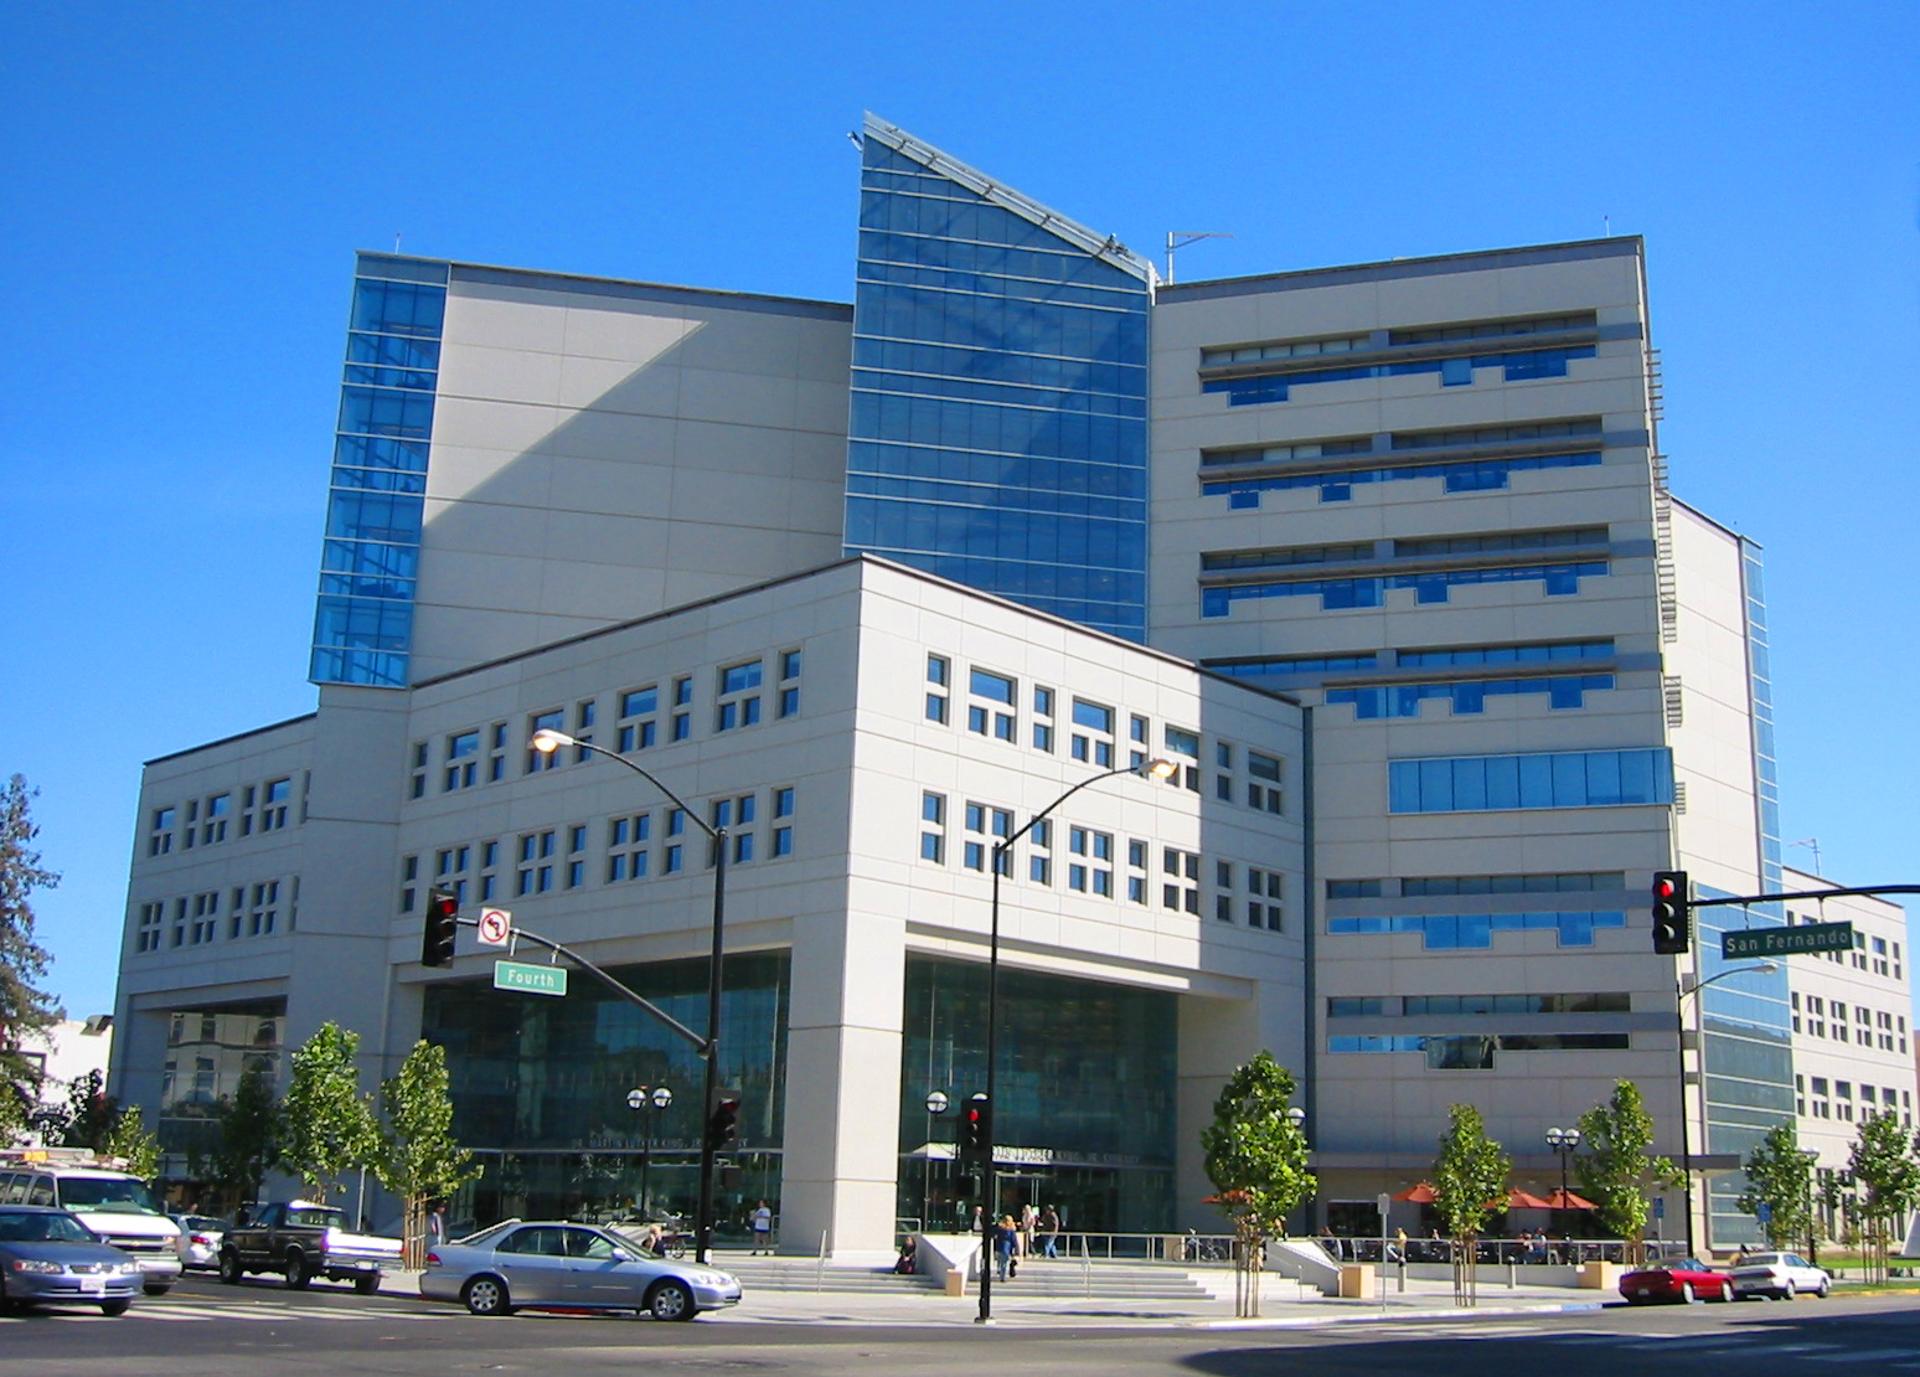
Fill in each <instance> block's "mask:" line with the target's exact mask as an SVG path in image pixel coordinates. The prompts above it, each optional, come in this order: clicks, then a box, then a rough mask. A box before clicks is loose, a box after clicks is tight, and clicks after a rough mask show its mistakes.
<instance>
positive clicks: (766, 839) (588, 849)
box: [400, 785, 797, 913]
mask: <svg viewBox="0 0 1920 1377" xmlns="http://www.w3.org/2000/svg"><path fill="white" fill-rule="evenodd" d="M796 801H797V799H796V794H795V790H794V787H793V786H792V785H781V786H776V787H775V788H772V789H769V790H767V791H766V794H765V819H766V823H767V826H766V827H765V829H764V830H763V829H762V828H761V827H760V823H761V820H762V799H761V795H760V794H758V793H748V794H738V795H731V796H728V797H725V798H718V799H714V800H712V801H711V802H710V803H709V805H708V808H709V821H710V822H711V824H712V826H713V827H714V828H716V829H721V828H724V829H726V831H727V846H728V848H729V849H728V852H727V863H728V864H729V865H748V864H752V863H753V862H755V861H757V860H761V859H766V860H781V859H784V858H785V857H788V856H791V855H792V854H793V846H794V841H793V825H794V813H795V806H796ZM656 819H657V822H656ZM596 839H598V840H596ZM703 845H704V848H705V850H704V854H703V853H702V852H701V851H700V850H699V848H700V847H702V846H703ZM689 846H692V847H694V848H696V849H695V851H694V852H693V854H692V855H689V854H688V847H689ZM714 853H715V843H714V842H712V841H711V840H710V839H708V838H707V837H706V835H705V834H704V833H703V832H701V831H700V829H698V828H696V827H690V826H689V824H688V820H687V816H686V814H685V813H684V812H683V811H682V810H680V809H679V808H674V807H661V808H658V809H644V810H641V811H638V812H633V813H623V814H620V815H618V816H615V817H611V818H607V819H605V820H604V822H602V823H599V824H589V823H584V822H576V823H569V824H567V825H566V826H564V827H546V828H536V829H534V830H533V831H530V832H521V833H517V834H516V835H514V836H512V837H506V838H488V839H486V840H483V841H478V842H463V843H459V844H456V845H451V846H444V847H441V848H439V849H437V850H435V851H433V852H431V853H429V855H428V856H426V857H422V856H420V855H414V856H406V857H403V858H402V860H401V863H400V911H401V912H402V913H411V912H413V910H414V907H415V905H416V904H417V903H418V901H419V892H418V885H419V882H420V881H421V880H422V879H423V878H425V879H426V880H428V882H429V883H431V884H433V885H435V886H439V887H442V888H446V889H450V890H452V891H453V893H454V896H455V897H456V898H457V899H458V900H459V901H460V902H462V903H465V902H467V900H468V899H469V898H471V899H472V900H473V901H474V902H477V903H483V904H484V903H491V902H494V901H496V900H499V899H503V898H506V897H508V896H512V897H514V898H523V897H525V896H527V895H538V894H547V893H551V892H553V891H555V890H571V889H583V888H586V887H587V886H589V885H591V884H594V883H596V882H597V883H600V884H620V883H623V882H626V881H629V880H644V879H648V878H651V877H653V876H663V877H664V876H669V875H678V874H681V873H683V872H684V871H685V870H686V869H687V868H688V867H689V865H691V864H696V863H697V864H702V865H705V866H712V865H713V864H714V861H715V854H714ZM423 859H426V860H427V861H428V862H429V864H428V865H427V866H425V867H423V866H422V864H421V863H422V860H423ZM423 869H424V875H423Z"/></svg>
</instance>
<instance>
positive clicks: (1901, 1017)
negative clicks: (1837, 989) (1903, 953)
mask: <svg viewBox="0 0 1920 1377" xmlns="http://www.w3.org/2000/svg"><path fill="white" fill-rule="evenodd" d="M1880 940H1882V941H1883V942H1884V939H1880ZM1894 945H1895V946H1896V947H1897V946H1898V945H1899V943H1897V942H1896V943H1895V944H1894ZM1791 1000H1792V1009H1793V1031H1794V1032H1796V1033H1798V1032H1800V1031H1801V1029H1802V1019H1801V1013H1802V1010H1801V1007H1800V992H1799V991H1798V990H1795V991H1794V992H1793V994H1792V997H1791ZM1847 1012H1848V1011H1847V1005H1846V1003H1845V1002H1844V1001H1842V1000H1838V999H1822V998H1821V997H1820V996H1819V995H1808V996H1807V997H1806V1009H1805V1014H1806V1018H1805V1025H1804V1026H1805V1030H1806V1032H1807V1033H1808V1035H1809V1036H1812V1037H1816V1038H1830V1039H1831V1040H1832V1041H1834V1042H1853V1043H1857V1044H1858V1045H1860V1046H1861V1047H1874V1046H1878V1047H1879V1049H1880V1050H1881V1051H1883V1052H1895V1051H1897V1052H1898V1053H1899V1054H1900V1055H1902V1056H1905V1055H1906V1051H1907V1016H1906V1015H1905V1014H1903V1013H1902V1014H1893V1013H1888V1012H1887V1011H1886V1010H1884V1009H1882V1010H1878V1011H1876V1010H1872V1009H1869V1008H1867V1007H1866V1006H1865V1005H1864V1004H1855V1005H1854V1006H1853V1026H1852V1027H1851V1028H1849V1026H1848V1022H1847Z"/></svg>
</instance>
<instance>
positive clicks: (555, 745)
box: [529, 727, 727, 1265]
mask: <svg viewBox="0 0 1920 1377" xmlns="http://www.w3.org/2000/svg"><path fill="white" fill-rule="evenodd" d="M529 744H531V745H532V747H533V749H534V750H536V751H538V752H540V754H542V755H552V754H553V753H554V752H555V751H557V750H559V749H560V748H561V747H562V746H573V747H575V748H577V749H579V750H582V751H591V752H592V753H593V754H595V755H603V756H605V757H606V758H607V759H608V760H617V761H619V762H620V763H621V764H622V765H624V766H626V767H627V768H628V769H629V770H632V771H633V772H634V773H635V774H637V775H639V776H640V778H642V779H644V780H646V781H647V783H649V784H651V785H652V786H653V787H654V788H656V789H658V790H659V791H660V792H661V793H663V794H665V795H666V796H667V798H668V800H669V801H670V802H671V803H672V804H673V805H674V807H676V808H678V809H679V810H680V811H681V813H682V814H684V815H685V816H686V817H688V818H689V819H691V820H692V822H693V825H694V826H695V827H698V828H699V829H700V830H701V831H702V832H704V833H706V834H707V837H708V839H709V840H711V841H712V842H713V956H712V959H711V961H710V963H709V965H708V968H707V1040H706V1044H705V1045H704V1046H703V1047H702V1048H701V1049H700V1055H701V1056H702V1057H705V1058H706V1062H707V1072H706V1095H705V1098H704V1103H705V1105H706V1108H705V1110H704V1111H703V1112H702V1115H701V1120H700V1205H699V1210H698V1213H697V1214H696V1215H695V1217H694V1226H693V1227H694V1258H695V1260H696V1261H698V1262H700V1263H701V1264H702V1265H704V1264H705V1263H706V1261H707V1248H708V1245H709V1243H710V1241H711V1237H712V1234H713V1155H714V1153H713V1149H714V1144H713V1135H712V1134H711V1133H709V1132H707V1124H706V1115H707V1114H710V1113H712V1111H713V1101H714V1095H715V1093H716V1092H717V1091H718V1089H719V1085H720V1081H719V1075H720V936H721V932H722V931H723V929H724V927H725V923H726V913H727V829H726V828H724V827H715V826H714V825H713V824H712V823H710V822H708V821H707V820H706V819H705V818H703V817H701V816H700V815H699V814H698V813H696V812H695V811H694V810H693V809H691V808H689V807H687V805H686V803H685V802H684V801H683V800H682V799H681V798H680V796H679V795H678V794H676V793H674V792H673V790H671V789H669V788H668V787H667V786H666V785H664V784H662V783H661V782H660V781H659V780H657V779H655V778H654V777H653V775H652V774H651V773H649V772H648V771H647V770H646V769H645V768H644V767H642V766H640V765H638V764H636V763H634V762H633V761H631V760H629V759H628V758H627V757H626V756H624V755H621V754H620V753H619V752H618V751H610V750H608V749H606V747H604V746H596V745H594V744H593V743H592V742H591V741H582V740H580V739H579V738H577V737H572V736H568V735H567V734H566V733H565V732H557V731H554V730H553V729H552V728H550V727H542V728H541V729H540V730H539V731H537V732H535V733H534V734H533V740H532V742H531V743H529Z"/></svg>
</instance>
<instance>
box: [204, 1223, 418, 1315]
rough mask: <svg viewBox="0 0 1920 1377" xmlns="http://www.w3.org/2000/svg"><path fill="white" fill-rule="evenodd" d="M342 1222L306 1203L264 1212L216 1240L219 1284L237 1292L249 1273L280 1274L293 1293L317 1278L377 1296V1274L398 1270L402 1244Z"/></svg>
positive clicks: (397, 1240) (363, 1293) (396, 1240)
mask: <svg viewBox="0 0 1920 1377" xmlns="http://www.w3.org/2000/svg"><path fill="white" fill-rule="evenodd" d="M344 1218H345V1216H344V1215H342V1213H341V1212H340V1210H338V1209H337V1208H335V1207H334V1206H332V1205H315V1204H312V1203H310V1202H308V1201H305V1200H294V1201H290V1202H287V1203H284V1204H272V1205H267V1206H264V1207H263V1208H262V1209H261V1211H260V1213H259V1216H258V1217H257V1218H255V1219H254V1221H253V1222H252V1223H250V1224H246V1225H243V1226H240V1227H237V1228H232V1229H228V1230H227V1232H226V1236H225V1237H224V1238H222V1239H221V1240H220V1280H222V1281H224V1282H226V1283H227V1284H228V1285H229V1286H237V1285H238V1284H239V1282H240V1278H241V1277H243V1276H245V1275H246V1274H247V1273H249V1272H278V1273H280V1274H281V1275H282V1276H284V1277H285V1278H286V1279H287V1285H288V1286H290V1287H292V1288H294V1289H295V1290H301V1289H303V1288H305V1287H306V1285H307V1284H308V1283H309V1282H311V1281H312V1280H313V1279H314V1278H315V1277H325V1278H326V1279H327V1280H329V1281H351V1282H352V1283H353V1289H354V1290H356V1291H358V1292H360V1293H361V1294H362V1295H366V1294H369V1293H371V1292H373V1291H375V1290H378V1289H379V1286H380V1269H381V1268H383V1267H397V1266H399V1264H400V1240H399V1239H397V1238H375V1237H373V1236H372V1235H370V1234H356V1233H350V1232H348V1231H347V1230H346V1229H345V1228H344V1227H342V1221H343V1220H344Z"/></svg>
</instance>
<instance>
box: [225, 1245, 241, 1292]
mask: <svg viewBox="0 0 1920 1377" xmlns="http://www.w3.org/2000/svg"><path fill="white" fill-rule="evenodd" d="M240 1277H241V1271H240V1254H238V1253H222V1254H220V1280H222V1281H224V1282H225V1283H226V1284H227V1285H229V1286H238V1285H239V1284H240Z"/></svg>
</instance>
